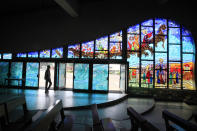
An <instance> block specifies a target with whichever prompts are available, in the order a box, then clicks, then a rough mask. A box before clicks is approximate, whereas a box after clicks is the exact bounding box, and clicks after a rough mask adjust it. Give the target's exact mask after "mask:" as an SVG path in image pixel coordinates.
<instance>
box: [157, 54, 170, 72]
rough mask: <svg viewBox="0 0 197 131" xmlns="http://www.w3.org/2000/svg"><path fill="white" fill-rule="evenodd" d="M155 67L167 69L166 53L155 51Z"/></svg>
mask: <svg viewBox="0 0 197 131" xmlns="http://www.w3.org/2000/svg"><path fill="white" fill-rule="evenodd" d="M155 69H167V53H155Z"/></svg>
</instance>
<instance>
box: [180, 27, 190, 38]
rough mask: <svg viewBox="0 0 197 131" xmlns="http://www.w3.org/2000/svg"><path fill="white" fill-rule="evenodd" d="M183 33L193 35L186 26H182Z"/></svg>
mask: <svg viewBox="0 0 197 131" xmlns="http://www.w3.org/2000/svg"><path fill="white" fill-rule="evenodd" d="M182 35H183V36H191V35H192V34H191V32H190V31H189V30H187V29H185V28H184V27H183V28H182Z"/></svg>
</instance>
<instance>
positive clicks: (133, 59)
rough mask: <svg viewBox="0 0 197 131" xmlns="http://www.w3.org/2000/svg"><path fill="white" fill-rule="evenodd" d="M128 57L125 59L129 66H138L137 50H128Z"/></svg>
mask: <svg viewBox="0 0 197 131" xmlns="http://www.w3.org/2000/svg"><path fill="white" fill-rule="evenodd" d="M128 53H129V54H128V55H129V57H128V58H127V61H128V62H129V68H139V56H138V54H139V53H137V52H128Z"/></svg>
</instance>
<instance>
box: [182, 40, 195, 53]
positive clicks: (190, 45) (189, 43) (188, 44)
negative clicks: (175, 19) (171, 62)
mask: <svg viewBox="0 0 197 131" xmlns="http://www.w3.org/2000/svg"><path fill="white" fill-rule="evenodd" d="M182 44H183V47H182V49H183V52H190V53H193V52H195V51H194V50H195V47H194V45H195V43H194V40H193V38H192V37H182Z"/></svg>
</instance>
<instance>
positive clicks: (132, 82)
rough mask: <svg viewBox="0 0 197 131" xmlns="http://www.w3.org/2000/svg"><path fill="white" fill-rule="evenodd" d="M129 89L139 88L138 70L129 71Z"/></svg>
mask: <svg viewBox="0 0 197 131" xmlns="http://www.w3.org/2000/svg"><path fill="white" fill-rule="evenodd" d="M129 87H139V70H138V69H129Z"/></svg>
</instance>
